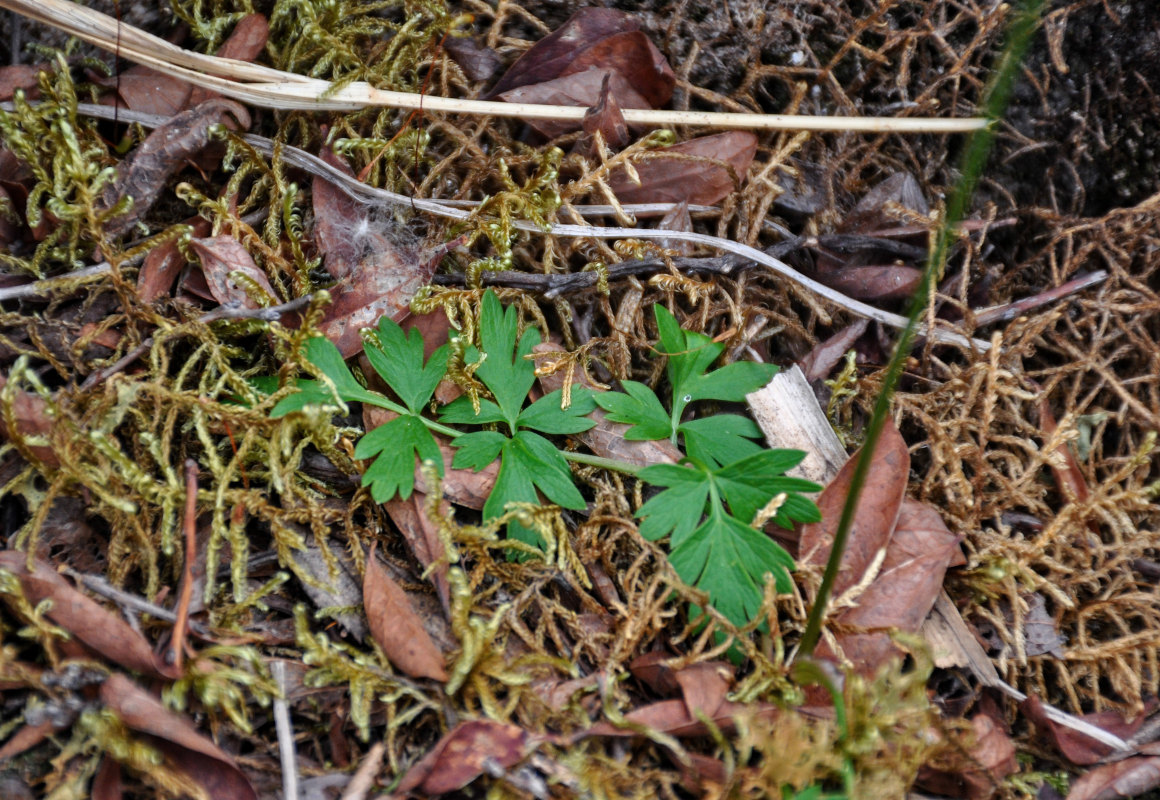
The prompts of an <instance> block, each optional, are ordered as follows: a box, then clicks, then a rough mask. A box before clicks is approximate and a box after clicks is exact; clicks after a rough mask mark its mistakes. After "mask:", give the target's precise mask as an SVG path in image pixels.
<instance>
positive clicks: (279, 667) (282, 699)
mask: <svg viewBox="0 0 1160 800" xmlns="http://www.w3.org/2000/svg"><path fill="white" fill-rule="evenodd" d="M270 671H271V672H272V673H273V675H274V680H275V681H276V682H277V684H278V695H277V696H276V697H275V698H274V728H275V729H276V730H277V731H278V759H279V760H280V761H281V763H282V798H283V800H298V756H297V752H296V750H295V747H294V729H293V728H291V727H290V704H289V703H287V702H286V664H285V662H283V661H281V660H278V661H275V662H274V663H273V664H271V665H270Z"/></svg>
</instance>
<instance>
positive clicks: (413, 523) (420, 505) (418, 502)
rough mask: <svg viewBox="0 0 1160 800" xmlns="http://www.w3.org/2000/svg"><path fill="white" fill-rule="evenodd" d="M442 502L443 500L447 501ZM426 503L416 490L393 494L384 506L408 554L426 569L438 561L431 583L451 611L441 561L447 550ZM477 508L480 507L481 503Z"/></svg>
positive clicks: (449, 596)
mask: <svg viewBox="0 0 1160 800" xmlns="http://www.w3.org/2000/svg"><path fill="white" fill-rule="evenodd" d="M442 502H444V503H446V502H447V501H446V500H444V501H442ZM426 504H427V495H426V494H425V493H423V492H421V491H419V490H418V489H416V490H414V491H413V492H411V496H410V497H408V498H407V499H406V500H403V499H402V498H400V497H396V498H395V499H393V500H389V501H388V502H386V503H383V509H384V510H385V511H386V512H387V516H389V517H390V518H391V522H393V523H395V527H396V528H398V529H399V531H400V532H401V533H402V534H403V538H404V539H406V540H407V545H408V546H409V547H410V548H411V553H412V554H413V555H414V556H415V558H416V559H417V560H418V561H419V563H420V564H422V565H423V566H424V567H427V568H430V566H431V565H432V564H436V563H438V564H439V566H438V567H436V568H435V570H434V571H432V572H431V573H430V575H431V583H433V584H434V585H435V591H436V593H437V594H438V595H439V602H440V603H442V604H443V611H444V612H445V613H447V614H450V612H451V587H450V584H448V582H447V570H448V565H447V563H446V562H443V555H444V553H445V552H446V551H445V550H444V548H443V541H442V540H441V539H440V538H439V529H438V528H436V527H435V525H434V524H432V522H431V520H429V519H428V518H427V514H426V509H425V507H426ZM480 508H483V506H482V505H480Z"/></svg>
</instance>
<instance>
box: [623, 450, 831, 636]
mask: <svg viewBox="0 0 1160 800" xmlns="http://www.w3.org/2000/svg"><path fill="white" fill-rule="evenodd" d="M804 455H805V454H804V453H801V452H800V451H791V450H762V451H760V452H758V453H756V454H754V455H751V456H749V457H747V458H743V459H741V460H740V461H736V462H734V463H732V464H729V465H728V466H725V467H719V468H716V469H711V468H710V467H708V466H706V465H705V464H703V463H690V464H687V465H684V466H677V465H672V464H668V465H656V466H652V467H648V468H646V469H644V470H642V471H641V473H640V477H641V479H642V480H645V481H647V482H649V483H652V484H654V485H657V486H664V487H667V488H666V489H665V491H663V492H661V493H660V494H658V495H657V496H656V497H654V498H652V499H651V500H649V501H648V502H647V503H645V504H644V505H643V506H641V507H640V509H639V510H638V511H637V513H636V516H637V517H638V518H643V519H644V521H643V523H642V524H641V535H642V536H644V537H645V538H648V539H659V538H661V537H663V536H665V535H666V534H671V539H670V541H669V547H670V555H669V560H670V562H671V563H672V565H673V568H674V569H675V570H676V571H677V574H678V575H679V576H680V578H681V580H683V581H685V582H686V583H688V584H690V585H692V586H697V587H698V588H701V589H703V590H705V591H706V592H708V594H709V599H710V602H711V603H712V605H713V606H714V607H715V608H717V609H718V610H720V611H721V612H722V613H723V614H725V615H726V616H727V617H728V618H729V619H730V620H731V621H732V622H734V623H735V624H737V625H743V624H745V623H747V622H749V621H750V620H751V619H752V618H753V615H754V614H755V613H756V612H757V610H758V609H759V608H760V606H761V600H762V590H763V587H764V585H765V575H766V574H771V575H773V577H774V579H775V581H776V582H777V583H776V585H777V588H778V590H779V591H788V589H789V574H788V571H789V570H792V569H793V559H792V558H791V557H790V556H789V554H788V553H786V552H785V550H783V549H782V548H781V547H780V546H779V545H778V544H777V543H776V542H774V541H773V540H772V539H770V538H769V537H768V536H767V535H766V534H765V533H764V532H762V531H759V530H755V529H754V528H753V527H752V526H751V524H750V523H751V522H752V520H753V518H754V517H755V515H756V514H757V512H758V511H760V510H761V509H763V508H765V507H766V505H768V503H769V502H770V501H771V500H772V499H773V498H774V497H775V496H777V495H778V494H781V493H782V492H784V493H786V495H787V497H786V500H785V502H784V503H782V505H781V507H780V508H779V510H778V515H777V517H775V519H777V520H778V521H779V522H780V523H782V524H783V525H787V526H788V525H789V523H790V522H791V521H795V520H796V521H808V520H813V519H817V518H818V517H819V516H820V515H819V513H818V510H817V506H815V505H814V504H813V503H812V502H811V501H809V500H808V499H806V498H804V497H801V496H800V495H799V494H797V493H798V492H805V491H817V490H818V489H819V488H821V487H819V486H817V484H814V483H812V482H810V481H805V480H801V479H799V478H789V477H786V476H785V475H784V474H783V473H784V472H785V470H787V469H789V468H791V467H793V466H795V465H797V463H798V462H800V461H801V459H802V458H803V457H804Z"/></svg>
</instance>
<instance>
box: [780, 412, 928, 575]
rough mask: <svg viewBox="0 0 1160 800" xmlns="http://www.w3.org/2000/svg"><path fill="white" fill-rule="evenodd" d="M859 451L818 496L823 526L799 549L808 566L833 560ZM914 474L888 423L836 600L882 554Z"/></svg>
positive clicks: (807, 533)
mask: <svg viewBox="0 0 1160 800" xmlns="http://www.w3.org/2000/svg"><path fill="white" fill-rule="evenodd" d="M860 452H861V451H859V452H858V453H855V454H854V455H852V456H850V458H849V460H848V461H847V462H846V463H845V465H844V466H843V467H842V469H841V470H840V471H839V472H838V474H837V476H836V477H835V478H834V479H833V480H832V481H830V483H829V485H827V486H826V488H825V489H823V490H822V493H821V495H820V496H819V497H818V508H819V509H821V512H822V521H821V522H814V523H810V524H809V525H805V526H804V527H803V528H802V533H801V543H800V545H799V548H800V552H801V558H803V559H804V560H805V561H806V562H807V563H810V564H819V565H820V564H825V563H826V559H827V558H829V555H830V545H831V543H832V542H833V541H834V533H835V532H836V531H837V529H838V520H839V519H841V516H842V506H843V505H845V502H846V496H847V495H848V494H849V492H850V480H851V478H852V477H853V475H854V466H855V464H856V463H857V460H858V457H859V453H860ZM909 474H910V453H909V452H908V451H907V449H906V442H905V441H903V439H902V436H901V435H900V434H899V433H898V429H897V428H895V427H894V423H893V422H892V421H891V420H890V419H887V420H886V425H885V426H884V427H883V429H882V435H881V436H880V437H879V438H878V445H877V447H876V448H875V450H874V457H873V459H872V460H871V462H870V471H869V474H868V475H867V476H866V484H865V485H864V486H863V487H862V496H861V497H860V498H859V499H858V508H857V511H856V512H855V515H854V525H853V527H852V528H851V529H850V538H849V540H848V541H847V543H846V551H845V553H843V554H842V564H841V571H840V572H839V573H838V577H837V579H836V580H835V581H834V590H833V591H834V597H840V596H841V595H842V593H843V592H845V591H846V590H847V589H849V588H850V587H851V586H853V585H854V584H856V583H858V581H860V580H861V579H862V576H863V575H865V574H866V570H867V569H868V568H869V567H870V565H871V564H872V563H873V562H874V560H875V558H877V556H878V551H879V550H882V549H883V548H885V547H886V546H887V545H888V544H889V543H890V537H891V534H892V533H893V532H894V528H895V525H896V524H897V522H898V515H899V512H900V511H901V509H902V499H903V496H904V495H905V493H906V482H907V479H908V478H909Z"/></svg>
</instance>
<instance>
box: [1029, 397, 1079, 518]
mask: <svg viewBox="0 0 1160 800" xmlns="http://www.w3.org/2000/svg"><path fill="white" fill-rule="evenodd" d="M1039 427H1040V428H1042V429H1043V436H1044V438H1051V436H1052V434H1054V433H1055V431H1056V428H1057V427H1058V426H1057V425H1056V422H1055V415H1054V414H1053V413H1051V404H1050V403H1048V402H1047V398H1046V397H1041V398H1040V399H1039ZM1055 456H1056V458H1055V459H1052V461H1051V462H1050V463H1051V474H1052V475H1054V476H1055V484H1056V486H1058V487H1059V491H1060V493H1062V494H1063V496H1064V497H1065V498H1066V499H1067V500H1068V501H1069V502H1075V503H1086V502H1087V501H1088V499H1089V498H1090V497H1091V490H1090V489H1088V484H1087V478H1085V477H1084V474H1083V469H1081V468H1080V465H1079V461H1077V460H1076V457H1075V454H1074V453H1072V452H1071V448H1070V447H1068V446H1067V445H1066V444H1061V445H1059V447H1057V448H1055ZM1061 461H1062V462H1063V463H1062V465H1061V464H1060V463H1059V462H1061Z"/></svg>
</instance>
